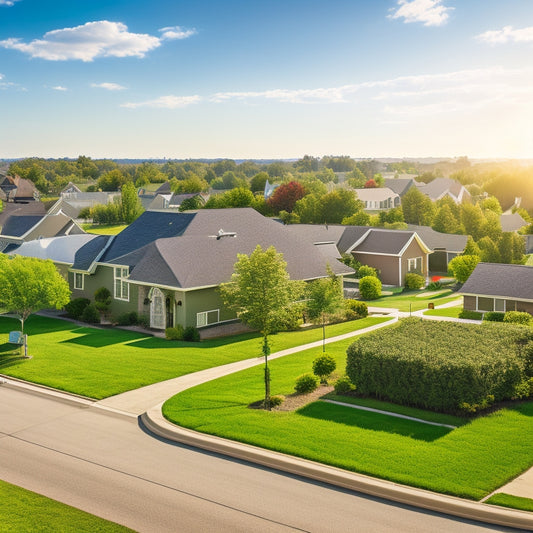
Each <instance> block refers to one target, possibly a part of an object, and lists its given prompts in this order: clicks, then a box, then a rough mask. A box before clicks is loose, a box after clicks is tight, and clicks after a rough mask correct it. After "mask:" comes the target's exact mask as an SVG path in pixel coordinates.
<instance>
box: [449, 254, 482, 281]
mask: <svg viewBox="0 0 533 533" xmlns="http://www.w3.org/2000/svg"><path fill="white" fill-rule="evenodd" d="M478 263H479V257H478V256H477V255H458V256H457V257H454V258H453V259H452V260H451V261H450V262H449V263H448V270H449V271H450V273H451V274H452V276H453V277H454V278H455V279H456V280H457V281H458V282H459V283H464V282H465V281H466V280H467V279H468V278H469V277H470V274H472V272H474V268H476V265H477V264H478Z"/></svg>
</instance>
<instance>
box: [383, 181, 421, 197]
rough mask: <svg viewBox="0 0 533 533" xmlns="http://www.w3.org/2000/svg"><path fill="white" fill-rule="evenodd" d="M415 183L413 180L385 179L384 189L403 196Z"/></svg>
mask: <svg viewBox="0 0 533 533" xmlns="http://www.w3.org/2000/svg"><path fill="white" fill-rule="evenodd" d="M414 183H415V180H414V179H413V178H386V179H385V187H388V188H389V189H391V190H392V191H394V192H395V193H396V194H399V195H400V196H403V195H404V194H405V193H406V192H407V191H408V190H409V189H410V188H411V187H412V186H413V185H414Z"/></svg>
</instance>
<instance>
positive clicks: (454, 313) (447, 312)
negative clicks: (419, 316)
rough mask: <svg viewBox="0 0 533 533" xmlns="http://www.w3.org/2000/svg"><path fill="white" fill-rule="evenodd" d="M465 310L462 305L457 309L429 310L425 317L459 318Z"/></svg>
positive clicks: (456, 307)
mask: <svg viewBox="0 0 533 533" xmlns="http://www.w3.org/2000/svg"><path fill="white" fill-rule="evenodd" d="M462 310H463V306H462V305H458V306H455V307H445V308H444V309H428V310H427V311H425V312H424V315H428V316H446V317H450V318H459V315H460V314H461V311H462Z"/></svg>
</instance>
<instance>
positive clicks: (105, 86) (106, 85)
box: [91, 82, 126, 91]
mask: <svg viewBox="0 0 533 533" xmlns="http://www.w3.org/2000/svg"><path fill="white" fill-rule="evenodd" d="M91 87H95V88H97V89H106V90H107V91H123V90H124V89H125V88H126V87H123V86H122V85H119V84H118V83H112V82H103V83H91Z"/></svg>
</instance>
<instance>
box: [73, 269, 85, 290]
mask: <svg viewBox="0 0 533 533" xmlns="http://www.w3.org/2000/svg"><path fill="white" fill-rule="evenodd" d="M78 276H80V278H78ZM78 279H81V283H80V284H78V283H77V280H78ZM84 286H85V274H83V273H82V272H74V289H76V290H77V291H82V290H83V288H84Z"/></svg>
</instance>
